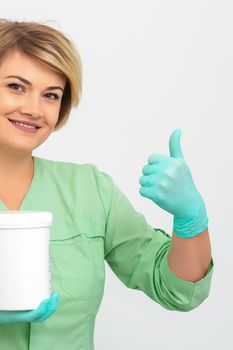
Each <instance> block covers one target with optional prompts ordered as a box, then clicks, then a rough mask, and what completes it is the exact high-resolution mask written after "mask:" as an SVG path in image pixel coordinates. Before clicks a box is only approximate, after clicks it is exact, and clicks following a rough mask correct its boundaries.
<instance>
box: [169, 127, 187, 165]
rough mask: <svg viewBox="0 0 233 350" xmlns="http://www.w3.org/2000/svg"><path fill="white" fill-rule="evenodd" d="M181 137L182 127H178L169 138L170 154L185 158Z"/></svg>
mask: <svg viewBox="0 0 233 350" xmlns="http://www.w3.org/2000/svg"><path fill="white" fill-rule="evenodd" d="M180 137H181V130H180V129H176V130H174V131H173V132H172V134H171V136H170V139H169V149H170V156H171V157H173V158H180V159H184V156H183V153H182V150H181V146H180Z"/></svg>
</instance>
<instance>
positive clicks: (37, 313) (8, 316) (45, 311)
mask: <svg viewBox="0 0 233 350" xmlns="http://www.w3.org/2000/svg"><path fill="white" fill-rule="evenodd" d="M58 303H59V295H58V293H56V292H53V293H52V294H51V296H50V298H49V299H45V300H43V301H42V302H41V303H40V305H39V306H38V308H37V309H35V310H29V311H0V324H4V323H14V322H43V321H45V320H46V319H47V318H49V317H50V316H51V315H52V314H53V313H54V312H55V311H56V309H57V306H58Z"/></svg>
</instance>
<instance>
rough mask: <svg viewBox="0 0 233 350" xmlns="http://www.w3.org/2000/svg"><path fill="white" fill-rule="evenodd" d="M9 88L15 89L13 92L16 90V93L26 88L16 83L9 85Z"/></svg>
mask: <svg viewBox="0 0 233 350" xmlns="http://www.w3.org/2000/svg"><path fill="white" fill-rule="evenodd" d="M8 86H9V87H10V88H11V89H13V90H16V91H20V89H22V90H23V89H24V87H23V86H22V85H20V84H16V83H11V84H8Z"/></svg>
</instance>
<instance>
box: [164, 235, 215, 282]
mask: <svg viewBox="0 0 233 350" xmlns="http://www.w3.org/2000/svg"><path fill="white" fill-rule="evenodd" d="M210 260H211V246H210V238H209V233H208V229H206V230H205V231H203V232H202V233H200V234H199V235H197V236H195V237H192V238H180V237H178V236H176V235H175V234H174V233H173V234H172V245H171V248H170V250H169V253H168V265H169V267H170V269H171V271H172V272H173V273H174V274H175V275H176V276H177V277H179V278H182V279H184V280H187V281H191V282H196V281H198V280H200V279H202V278H203V277H204V276H205V275H206V273H207V270H208V267H209V263H210Z"/></svg>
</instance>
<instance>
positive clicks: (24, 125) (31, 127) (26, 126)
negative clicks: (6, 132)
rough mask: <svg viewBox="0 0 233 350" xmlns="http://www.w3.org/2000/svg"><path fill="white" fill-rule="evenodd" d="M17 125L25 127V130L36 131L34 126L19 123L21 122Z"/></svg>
mask: <svg viewBox="0 0 233 350" xmlns="http://www.w3.org/2000/svg"><path fill="white" fill-rule="evenodd" d="M15 124H17V125H20V126H23V127H24V128H28V129H36V127H35V126H32V125H26V124H23V123H19V122H15Z"/></svg>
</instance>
